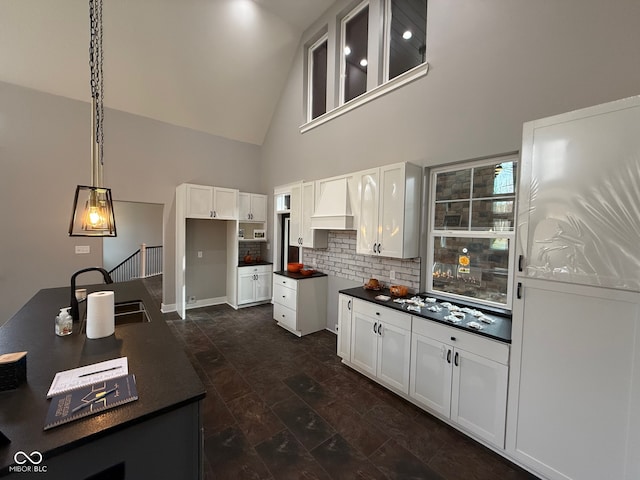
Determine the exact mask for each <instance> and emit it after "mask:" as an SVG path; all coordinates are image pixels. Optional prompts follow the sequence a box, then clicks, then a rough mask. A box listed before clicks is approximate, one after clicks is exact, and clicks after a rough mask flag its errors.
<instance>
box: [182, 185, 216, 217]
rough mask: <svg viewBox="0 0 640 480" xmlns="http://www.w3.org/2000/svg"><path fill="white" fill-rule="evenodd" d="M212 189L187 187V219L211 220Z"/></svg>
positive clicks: (200, 186)
mask: <svg viewBox="0 0 640 480" xmlns="http://www.w3.org/2000/svg"><path fill="white" fill-rule="evenodd" d="M212 213H213V187H207V186H205V185H187V212H186V217H187V218H211V215H212Z"/></svg>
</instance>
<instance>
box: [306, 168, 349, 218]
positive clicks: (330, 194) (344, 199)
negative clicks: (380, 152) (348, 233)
mask: <svg viewBox="0 0 640 480" xmlns="http://www.w3.org/2000/svg"><path fill="white" fill-rule="evenodd" d="M311 228H312V229H315V230H355V226H354V221H353V213H352V211H351V199H350V197H349V183H348V180H347V179H346V178H340V179H337V180H331V181H328V182H326V183H324V184H323V185H322V191H321V193H320V199H319V200H318V203H317V205H316V208H315V211H314V213H313V215H311Z"/></svg>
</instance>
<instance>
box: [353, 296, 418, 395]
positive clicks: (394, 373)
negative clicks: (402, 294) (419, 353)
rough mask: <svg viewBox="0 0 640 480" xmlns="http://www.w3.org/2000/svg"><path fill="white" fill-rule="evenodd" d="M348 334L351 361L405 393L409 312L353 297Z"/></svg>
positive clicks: (407, 379) (407, 377)
mask: <svg viewBox="0 0 640 480" xmlns="http://www.w3.org/2000/svg"><path fill="white" fill-rule="evenodd" d="M350 334H351V362H352V363H353V364H354V365H355V366H357V367H359V368H360V369H362V370H363V371H364V372H367V373H369V374H370V375H372V376H374V377H376V378H377V379H378V380H379V381H380V382H382V383H384V384H386V385H387V386H389V387H392V388H395V389H397V390H399V391H400V392H402V393H405V394H407V393H409V362H410V359H411V357H410V348H411V315H408V314H406V313H402V312H396V311H394V310H391V309H389V308H385V307H380V306H378V305H376V304H374V303H370V302H365V301H362V300H359V299H357V298H356V299H353V311H352V318H351V332H350ZM343 358H344V357H343Z"/></svg>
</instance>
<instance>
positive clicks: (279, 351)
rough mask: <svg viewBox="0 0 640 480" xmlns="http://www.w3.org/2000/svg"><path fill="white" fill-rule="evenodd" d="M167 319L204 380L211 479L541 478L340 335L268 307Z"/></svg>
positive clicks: (207, 311) (214, 310)
mask: <svg viewBox="0 0 640 480" xmlns="http://www.w3.org/2000/svg"><path fill="white" fill-rule="evenodd" d="M149 289H150V291H152V293H155V294H156V295H158V294H159V291H160V290H159V287H158V286H157V285H154V284H153V282H149ZM165 318H166V320H167V322H168V324H169V325H170V327H171V328H172V330H173V332H174V333H175V335H176V337H177V338H178V339H179V341H180V342H182V343H183V344H184V348H185V351H186V353H187V355H188V356H189V358H190V359H191V361H192V363H193V366H194V368H195V369H196V371H197V372H198V374H199V375H200V377H201V378H202V381H203V383H204V384H205V385H206V388H207V397H206V399H205V400H204V406H203V411H204V427H205V456H206V462H205V473H206V478H207V479H243V478H247V479H289V478H292V479H299V478H303V479H377V478H380V479H384V478H388V479H425V480H430V479H444V480H501V479H505V480H525V479H526V480H532V479H535V477H533V476H532V475H530V474H528V473H526V472H524V471H522V470H520V469H519V468H518V467H516V466H514V465H512V464H510V463H509V462H507V461H506V460H504V459H503V458H502V457H500V456H499V455H497V454H495V453H493V452H491V451H490V450H488V449H486V448H484V447H483V446H481V445H479V444H478V443H476V442H474V441H473V440H470V439H469V438H468V437H466V436H464V435H462V434H461V433H459V432H458V431H456V430H455V429H453V428H451V427H449V426H448V425H446V424H444V423H442V422H440V421H439V420H437V419H435V418H434V417H432V416H431V415H429V414H427V413H425V412H423V411H422V410H420V409H419V408H417V407H415V406H414V405H412V404H411V403H409V402H407V401H405V400H403V399H401V398H400V397H398V396H396V395H394V394H392V393H390V392H389V391H388V390H386V389H384V388H383V387H380V386H378V385H377V384H376V383H374V382H372V381H370V380H368V379H367V378H365V377H364V376H362V375H360V374H358V373H356V372H355V371H353V370H352V369H350V368H348V367H346V366H344V365H342V364H341V363H340V359H339V357H337V356H336V353H335V352H336V337H335V335H333V334H332V333H330V332H328V331H323V332H318V333H315V334H312V335H308V336H305V337H303V338H297V337H296V336H294V335H292V334H290V333H288V332H286V331H285V330H283V329H282V328H280V327H278V326H277V325H276V324H275V322H274V321H273V320H272V306H271V305H263V306H258V307H251V308H245V309H241V310H238V311H235V310H233V309H232V308H230V307H228V306H215V307H208V308H202V309H197V310H190V311H189V312H188V315H187V319H186V320H181V319H178V317H177V315H175V314H167V315H165Z"/></svg>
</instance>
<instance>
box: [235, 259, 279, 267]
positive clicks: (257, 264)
mask: <svg viewBox="0 0 640 480" xmlns="http://www.w3.org/2000/svg"><path fill="white" fill-rule="evenodd" d="M259 265H273V263H271V262H265V261H264V260H260V261H259V262H251V263H247V262H238V267H255V266H259Z"/></svg>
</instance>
